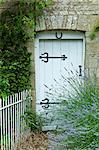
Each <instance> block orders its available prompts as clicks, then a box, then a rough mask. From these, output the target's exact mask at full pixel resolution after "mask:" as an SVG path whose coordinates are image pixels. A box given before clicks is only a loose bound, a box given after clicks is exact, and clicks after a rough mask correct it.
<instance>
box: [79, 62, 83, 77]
mask: <svg viewBox="0 0 99 150" xmlns="http://www.w3.org/2000/svg"><path fill="white" fill-rule="evenodd" d="M79 76H82V66H81V65H79Z"/></svg>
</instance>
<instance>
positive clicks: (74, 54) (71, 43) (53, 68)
mask: <svg viewBox="0 0 99 150" xmlns="http://www.w3.org/2000/svg"><path fill="white" fill-rule="evenodd" d="M36 44H37V47H36V51H35V60H36V67H35V69H36V110H37V112H38V113H41V112H43V113H44V114H45V117H46V122H47V117H49V116H50V117H51V113H52V109H53V111H54V109H57V107H58V103H59V101H57V98H56V95H57V94H56V93H57V92H58V90H60V86H58V84H56V82H58V83H59V84H60V85H61V84H62V76H61V75H63V76H65V77H68V73H66V70H65V69H64V67H65V68H66V69H67V70H68V71H70V70H72V69H74V70H77V71H78V73H80V72H79V69H80V68H79V66H81V67H82V68H83V40H82V39H78V38H77V39H47V38H46V39H39V40H38V42H37V43H36ZM47 54H48V57H53V58H48V60H47V58H46V56H47ZM62 55H65V57H67V58H65V60H62V59H61V58H55V57H61V56H62ZM42 57H45V58H42ZM46 61H48V62H46ZM71 64H73V66H72V65H71ZM74 70H73V72H74ZM53 89H54V93H55V90H56V93H55V94H53V96H52V97H51V98H49V97H48V95H49V94H47V92H48V93H50V91H51V92H53ZM47 125H48V124H47ZM54 125H55V123H53V125H52V124H51V126H54ZM49 126H50V125H49Z"/></svg>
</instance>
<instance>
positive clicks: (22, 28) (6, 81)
mask: <svg viewBox="0 0 99 150" xmlns="http://www.w3.org/2000/svg"><path fill="white" fill-rule="evenodd" d="M1 2H3V5H6V6H9V7H6V8H5V9H4V10H3V11H2V12H1V13H0V61H1V62H2V66H0V82H1V84H2V85H0V96H3V95H6V94H8V93H9V94H13V93H17V92H20V91H23V90H25V89H30V87H31V82H30V77H31V53H29V52H28V49H27V47H26V44H27V42H28V40H29V39H31V40H33V39H34V34H35V27H36V25H35V21H36V17H39V16H41V15H42V14H43V13H44V9H45V8H46V7H47V6H48V5H49V4H50V2H51V0H48V1H45V0H37V1H35V0H17V1H16V0H15V1H13V0H11V1H6V0H0V4H1ZM2 92H3V93H2ZM1 93H2V94H1Z"/></svg>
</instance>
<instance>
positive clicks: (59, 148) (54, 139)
mask: <svg viewBox="0 0 99 150" xmlns="http://www.w3.org/2000/svg"><path fill="white" fill-rule="evenodd" d="M47 136H48V140H49V144H48V150H66V147H65V145H63V144H62V143H61V142H62V140H63V139H64V138H65V134H61V135H57V136H55V134H53V133H51V132H47Z"/></svg>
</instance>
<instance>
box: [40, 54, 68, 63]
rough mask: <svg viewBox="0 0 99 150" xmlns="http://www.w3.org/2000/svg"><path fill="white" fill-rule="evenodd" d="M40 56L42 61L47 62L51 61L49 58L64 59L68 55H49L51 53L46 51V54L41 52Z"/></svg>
mask: <svg viewBox="0 0 99 150" xmlns="http://www.w3.org/2000/svg"><path fill="white" fill-rule="evenodd" d="M44 55H45V56H44ZM39 58H40V59H42V61H44V62H45V63H47V62H48V61H49V59H55V58H56V59H59V58H61V59H62V60H65V59H66V58H67V57H66V56H65V55H62V56H61V57H57V56H54V57H52V56H49V54H48V53H47V52H45V53H44V54H41V56H39Z"/></svg>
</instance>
